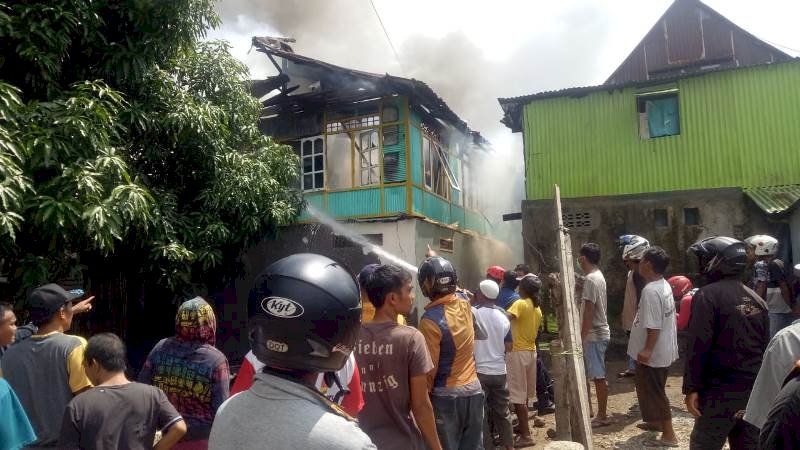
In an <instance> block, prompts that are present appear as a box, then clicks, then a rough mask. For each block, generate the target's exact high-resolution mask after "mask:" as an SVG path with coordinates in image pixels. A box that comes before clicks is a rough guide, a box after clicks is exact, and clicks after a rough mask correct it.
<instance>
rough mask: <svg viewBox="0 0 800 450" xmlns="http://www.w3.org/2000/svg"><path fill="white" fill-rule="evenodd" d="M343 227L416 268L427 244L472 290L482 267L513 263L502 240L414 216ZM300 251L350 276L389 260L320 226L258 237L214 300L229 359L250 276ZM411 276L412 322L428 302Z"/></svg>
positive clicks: (237, 346)
mask: <svg viewBox="0 0 800 450" xmlns="http://www.w3.org/2000/svg"><path fill="white" fill-rule="evenodd" d="M345 226H346V227H347V228H348V229H349V230H351V231H353V232H354V233H357V234H360V235H363V236H365V237H367V238H368V239H370V240H373V242H374V243H376V244H380V245H381V247H382V248H383V249H384V250H386V251H387V252H389V253H391V254H393V255H395V256H397V257H399V258H401V259H402V260H404V261H406V262H408V263H410V264H412V265H414V266H419V264H420V263H421V262H422V261H423V260H424V258H425V253H426V251H427V245H430V246H431V248H432V249H433V250H435V251H437V252H438V253H439V255H441V256H442V257H444V258H447V259H449V260H451V261H452V263H453V265H454V266H455V268H456V270H457V272H458V275H459V280H460V282H459V284H460V285H461V286H463V287H465V288H469V289H473V288H474V287H475V286H477V284H478V283H479V282H480V280H482V279H483V278H484V274H485V270H486V267H488V266H491V265H494V264H501V265H507V266H511V265H513V264H515V263H516V261H515V260H514V257H513V255H512V252H511V251H510V249H509V247H508V246H507V245H506V244H504V243H502V242H499V241H496V240H493V239H489V238H485V237H481V236H477V235H475V234H472V233H462V232H458V231H454V230H452V229H450V228H447V227H444V226H441V225H437V224H435V223H431V222H428V221H424V220H420V219H415V218H412V219H399V220H396V221H383V222H367V223H364V222H362V223H346V224H345ZM440 238H442V239H452V242H453V251H452V252H448V251H442V249H441V248H440V245H439V244H440V241H439V239H440ZM301 252H311V253H318V254H321V255H325V256H327V257H329V258H331V259H333V260H335V261H338V262H340V263H342V264H344V265H345V266H346V267H348V268H349V269H350V270H351V271H352V272H353V274H356V273H358V272H359V271H360V270H361V268H362V267H364V266H365V265H367V264H372V263H389V262H391V261H381V258H380V257H378V255H376V254H375V253H371V252H368V251H364V250H363V249H362V247H360V246H358V245H355V244H353V243H352V242H350V241H349V240H347V239H346V238H343V237H341V236H337V235H335V234H334V233H333V232H332V231H331V229H330V228H329V227H327V226H326V225H322V224H298V225H292V226H288V227H283V228H281V229H280V232H279V235H278V237H277V239H275V240H264V241H262V242H260V243H259V244H258V245H256V246H254V247H252V248H251V249H249V250H248V251H247V252H246V253H245V254H244V255H243V257H242V263H243V264H244V266H245V267H244V275H243V276H242V277H240V278H239V279H237V280H236V281H235V283H234V285H233V286H232V289H231V290H232V291H233V292H230V295H226V300H225V301H224V302H219V303H218V304H217V307H218V311H217V312H218V315H219V327H218V331H217V344H218V345H219V347H220V349H221V350H222V351H223V352H225V354H226V355H228V357H229V358H230V359H231V360H232V361H234V362H236V361H240V360H241V358H242V356H244V354H245V353H246V352H247V351H248V349H249V348H248V346H249V344H248V343H247V301H248V297H249V293H250V289H251V288H252V286H253V283H254V281H255V279H256V277H257V276H258V274H259V273H260V272H261V271H262V270H264V269H265V268H266V267H267V266H268V265H270V264H271V263H273V262H275V261H277V260H278V259H280V258H283V257H285V256H289V255H291V254H294V253H301ZM414 275H415V276H414V280H413V284H414V289H415V295H416V302H415V309H414V310H413V311H412V313H411V314H410V317H408V321H409V324H412V325H415V324H416V323H417V322H418V318H419V316H421V315H422V313H423V312H424V307H425V305H427V304H428V299H426V298H425V297H423V296H422V293H421V292H420V290H419V285H418V283H417V279H416V274H414Z"/></svg>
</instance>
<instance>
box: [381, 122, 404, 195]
mask: <svg viewBox="0 0 800 450" xmlns="http://www.w3.org/2000/svg"><path fill="white" fill-rule="evenodd" d="M395 126H397V128H398V135H397V144H395V145H384V146H383V158H384V160H385V159H386V155H387V154H396V155H397V171H396V172H395V173H394V176H392V177H388V176H386V174H385V173H384V180H383V182H384V183H394V182H398V181H405V180H406V140H405V139H406V132H405V127H404V126H403V125H402V124H400V125H395ZM384 128H386V127H384Z"/></svg>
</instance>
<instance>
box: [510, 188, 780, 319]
mask: <svg viewBox="0 0 800 450" xmlns="http://www.w3.org/2000/svg"><path fill="white" fill-rule="evenodd" d="M693 210H696V212H697V213H698V214H699V216H698V217H697V219H698V221H697V224H687V223H686V222H687V219H689V222H690V223H694V218H695V217H694V213H695V211H693ZM562 213H563V214H564V216H565V218H566V220H565V226H567V227H568V228H570V237H571V242H572V254H573V258H574V259H577V256H578V252H579V250H580V247H581V245H582V244H584V243H586V242H594V243H597V244H598V245H600V248H601V249H602V259H601V262H600V269H601V270H602V271H603V274H604V276H605V278H606V285H607V287H608V304H609V320H610V321H611V323H612V325H617V326H619V314H620V312H621V311H622V299H623V294H624V291H625V279H626V274H627V269H626V268H625V266H624V265H623V264H622V255H621V253H620V249H619V247H618V246H617V239H618V238H619V236H621V235H623V234H638V235H641V236H644V237H645V238H647V239H648V240H649V241H650V244H651V245H658V246H660V247H663V248H664V249H665V250H666V251H667V253H669V255H670V257H671V262H670V266H669V267H668V269H667V274H668V276H672V275H687V276H689V277H690V278H692V280H693V281H697V271H698V268H697V262H696V260H695V259H694V258H693V257H690V256H689V255H687V253H686V250H687V248H688V247H689V246H690V245H691V244H693V243H694V242H696V241H697V240H699V239H701V238H704V237H708V236H713V235H723V236H731V237H735V238H738V239H744V238H746V237H748V236H751V235H753V234H761V233H763V234H769V235H772V236H776V237H778V236H784V235H785V236H787V237H788V226H787V225H786V224H785V223H776V222H768V221H767V220H766V218H765V217H764V214H763V213H762V212H761V210H759V209H758V208H757V207H756V206H755V205H753V204H752V202H751V201H750V200H749V199H747V198H746V196H745V195H744V194H743V193H742V191H741V189H733V188H732V189H709V190H697V191H679V192H667V193H658V194H641V195H627V196H615V197H591V198H576V199H562ZM522 221H523V238H524V240H525V261H526V262H527V263H529V264H531V267H532V269H533V271H534V272H538V273H546V272H558V270H559V269H558V259H557V255H558V249H557V237H556V234H555V216H554V204H553V200H527V201H524V202H523V205H522ZM787 251H788V249H787Z"/></svg>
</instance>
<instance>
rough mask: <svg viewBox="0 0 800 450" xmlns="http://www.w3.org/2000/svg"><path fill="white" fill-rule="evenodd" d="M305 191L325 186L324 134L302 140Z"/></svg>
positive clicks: (302, 167)
mask: <svg viewBox="0 0 800 450" xmlns="http://www.w3.org/2000/svg"><path fill="white" fill-rule="evenodd" d="M300 151H301V152H302V153H301V158H302V166H301V169H302V174H303V191H316V190H319V189H322V188H324V187H325V145H324V141H323V140H322V136H315V137H312V138H306V139H301V140H300Z"/></svg>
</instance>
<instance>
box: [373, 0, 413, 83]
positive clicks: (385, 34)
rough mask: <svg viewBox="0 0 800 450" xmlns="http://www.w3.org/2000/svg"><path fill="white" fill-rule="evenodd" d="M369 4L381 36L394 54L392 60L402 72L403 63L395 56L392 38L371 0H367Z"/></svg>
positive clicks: (395, 51)
mask: <svg viewBox="0 0 800 450" xmlns="http://www.w3.org/2000/svg"><path fill="white" fill-rule="evenodd" d="M369 4H370V5H372V10H373V11H375V17H377V18H378V23H380V24H381V29H383V35H384V36H386V40H387V41H388V42H389V47H391V48H392V53H394V59H395V60H397V65H398V66H400V70H401V71H402V72H404V75H405V70H403V63H401V62H400V57H399V56H398V55H397V50H396V49H395V48H394V44H392V38H390V37H389V32H388V31H386V26H385V25H384V24H383V20H381V15H380V13H379V12H378V8H376V7H375V2H374V1H373V0H369Z"/></svg>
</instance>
